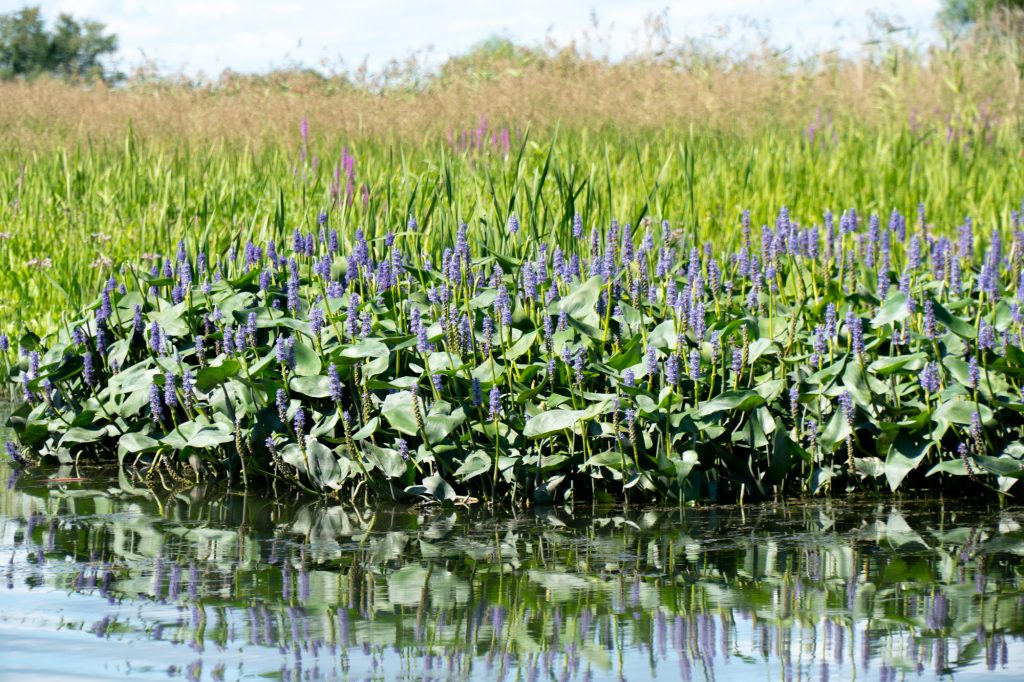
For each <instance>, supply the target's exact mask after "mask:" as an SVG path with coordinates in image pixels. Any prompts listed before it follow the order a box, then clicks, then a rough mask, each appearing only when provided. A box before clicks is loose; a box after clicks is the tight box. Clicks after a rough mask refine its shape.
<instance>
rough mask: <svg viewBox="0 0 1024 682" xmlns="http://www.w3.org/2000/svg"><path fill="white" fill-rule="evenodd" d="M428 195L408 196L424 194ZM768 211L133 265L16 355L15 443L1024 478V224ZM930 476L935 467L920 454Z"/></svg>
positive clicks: (715, 472)
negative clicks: (944, 225)
mask: <svg viewBox="0 0 1024 682" xmlns="http://www.w3.org/2000/svg"><path fill="white" fill-rule="evenodd" d="M410 222H412V221H410ZM1013 226H1014V233H1013V237H1012V240H1011V241H1009V242H1008V243H1006V244H1005V245H1004V243H1003V239H1002V238H1001V236H1000V234H999V233H998V232H992V233H990V234H988V235H986V239H985V240H984V241H982V240H979V239H978V238H977V236H976V235H975V234H974V230H973V226H972V223H971V221H970V220H969V219H968V220H967V221H966V222H965V223H964V224H963V225H962V226H961V227H960V228H959V230H958V232H957V235H958V236H957V239H955V240H954V239H950V238H947V237H944V236H937V234H936V233H935V232H934V230H933V228H932V227H931V226H929V224H928V223H927V221H926V219H925V216H924V213H923V209H922V210H921V211H920V212H919V214H918V216H917V217H916V218H912V219H910V220H908V219H907V218H906V217H904V216H902V215H901V214H900V213H898V212H896V211H893V212H892V214H891V215H890V216H889V218H888V221H887V222H886V223H885V224H883V222H882V220H881V218H880V217H879V216H877V215H872V216H869V217H868V218H867V220H865V219H864V218H863V217H862V216H860V215H859V214H858V213H857V212H856V211H855V210H853V209H850V210H848V211H846V212H844V213H843V214H842V215H841V216H839V217H838V219H837V218H836V217H835V216H833V215H832V214H830V213H829V214H826V215H825V216H824V220H823V223H822V225H821V226H817V225H815V226H803V225H800V224H797V223H796V222H795V221H794V220H792V219H791V218H790V215H789V212H788V210H787V209H786V208H783V209H782V210H780V211H779V213H778V216H777V218H776V220H775V222H774V225H773V226H764V227H762V228H761V229H760V231H759V234H756V235H755V233H754V230H753V229H752V225H751V219H750V216H749V215H748V214H744V215H743V217H742V219H741V221H740V226H739V228H738V232H739V234H740V235H741V237H740V238H739V239H738V240H737V242H736V243H735V244H734V245H732V247H731V248H729V249H723V248H722V247H721V245H714V244H711V243H703V244H700V243H697V242H696V240H695V239H694V237H693V235H692V234H691V233H688V232H687V231H685V230H682V231H673V230H672V229H671V225H670V224H669V223H668V222H665V223H662V224H660V225H659V224H655V223H654V222H653V221H651V220H650V219H646V218H645V219H643V220H641V221H640V223H639V224H638V225H636V227H635V229H634V226H632V225H630V224H621V225H620V224H619V223H617V222H615V221H612V222H610V223H609V224H608V225H607V227H606V228H605V229H603V230H601V229H598V228H594V229H592V230H591V231H590V233H589V236H588V235H586V234H585V233H584V231H583V230H582V220H581V219H578V218H577V219H574V220H573V221H572V226H571V227H570V226H567V227H566V229H573V230H574V231H576V232H577V233H579V235H580V236H579V238H577V239H575V240H573V241H571V243H570V244H567V245H566V247H565V248H563V247H562V246H560V245H559V242H557V241H555V240H552V241H550V242H549V241H545V240H542V239H538V238H537V237H535V236H533V235H535V234H536V233H537V232H538V231H539V230H538V228H537V226H529V228H528V227H527V226H526V225H524V224H523V223H522V222H521V221H520V218H519V217H518V216H517V215H516V214H515V213H513V214H511V215H510V216H509V218H508V220H507V221H506V231H505V234H504V235H503V236H502V238H501V241H500V243H499V244H496V245H494V248H491V245H488V244H479V243H473V244H471V240H470V238H469V228H468V226H467V225H465V224H463V225H462V226H461V227H460V228H459V230H458V231H457V233H456V235H455V239H454V240H453V242H452V243H451V244H450V245H448V246H447V247H446V248H445V249H444V251H443V255H442V257H441V259H440V260H439V261H436V260H435V261H432V260H431V258H430V257H429V256H423V255H422V254H420V253H418V252H417V250H416V245H417V243H418V237H419V235H418V234H417V233H416V232H415V231H412V230H409V231H405V232H402V233H399V234H394V233H387V234H385V235H384V236H383V237H382V238H380V239H377V240H367V239H366V238H365V236H364V234H363V233H362V232H361V231H357V232H356V234H355V238H354V239H353V240H352V241H351V242H350V243H349V242H347V241H346V240H345V239H344V236H343V235H339V234H338V233H337V232H336V231H335V230H333V229H332V228H331V226H330V225H329V224H328V221H327V218H326V216H324V218H323V219H322V220H321V224H320V225H319V226H318V228H317V229H316V230H315V231H314V232H310V233H306V232H303V231H301V230H298V229H296V230H295V231H294V234H293V235H292V237H291V239H290V240H288V243H275V242H273V241H271V242H269V243H266V244H256V243H254V242H252V241H247V242H245V243H244V244H240V245H239V247H240V248H236V247H235V246H232V247H231V249H230V250H229V251H228V252H227V253H225V254H207V253H205V252H203V251H201V250H197V248H196V246H195V245H190V244H187V243H185V242H181V243H179V244H178V247H177V250H176V252H175V253H174V254H172V255H171V256H168V257H159V258H157V259H155V261H154V262H153V264H152V266H151V267H150V268H149V269H148V270H147V269H146V268H145V267H137V266H134V265H126V266H125V267H124V268H122V270H121V273H120V276H119V277H111V278H110V279H109V280H108V281H107V282H106V283H105V284H104V285H103V287H102V290H101V292H100V295H99V297H98V298H97V299H96V300H95V301H94V302H93V303H92V304H91V305H90V306H89V308H88V309H87V310H86V311H85V312H84V314H83V315H82V316H81V317H79V318H78V319H75V320H74V321H73V322H70V323H68V324H66V325H65V326H64V327H63V328H61V329H59V330H57V331H55V332H53V333H51V334H49V335H48V336H46V337H43V338H40V337H38V336H35V335H33V334H31V333H28V334H25V335H23V336H22V337H21V338H20V339H19V341H18V344H17V346H18V348H17V349H14V348H11V349H10V350H8V351H6V352H5V353H4V361H3V362H4V363H5V366H7V367H9V370H8V371H9V376H10V380H11V382H12V383H13V384H14V385H16V386H17V387H18V390H19V392H20V395H21V396H22V399H23V400H22V403H21V404H20V406H19V407H18V408H17V409H16V410H15V411H14V412H13V414H12V416H11V418H10V419H9V424H10V426H11V427H12V428H13V429H14V431H15V432H16V433H17V436H18V439H19V442H20V448H19V454H20V455H21V456H23V457H32V458H36V457H41V458H53V459H56V460H59V461H61V462H70V461H72V460H74V459H77V458H79V457H81V456H89V457H98V458H101V459H103V458H107V459H114V458H115V457H116V458H118V459H119V461H120V462H121V463H122V464H123V465H125V466H141V467H143V468H145V470H146V471H148V474H147V475H150V476H151V475H153V473H154V472H166V473H167V474H168V475H169V476H170V477H171V478H173V479H175V480H178V481H182V482H186V481H189V480H196V481H197V480H200V479H201V478H203V477H204V476H211V475H212V476H221V475H226V476H229V477H230V478H231V479H232V480H235V481H239V480H240V481H241V482H242V483H244V484H245V485H248V484H249V482H250V481H251V480H252V479H254V478H270V479H272V480H273V481H275V482H281V483H290V484H294V485H296V486H298V487H301V488H304V489H307V490H311V491H314V492H318V493H322V494H337V495H346V496H347V495H355V494H358V493H359V492H360V491H362V490H373V491H374V492H376V493H377V494H379V495H383V496H387V497H391V498H396V499H398V498H408V497H427V498H433V499H436V500H438V501H442V502H447V503H464V502H470V501H473V500H475V499H483V498H487V499H491V500H497V499H509V500H512V501H516V502H523V501H529V500H532V501H535V502H540V503H544V502H550V501H554V500H560V499H580V498H594V497H602V496H605V495H612V496H617V497H625V498H627V499H629V500H637V501H639V500H644V499H654V500H660V501H680V502H681V501H684V500H694V499H725V498H735V497H742V496H744V495H753V496H758V497H764V496H769V495H773V494H776V493H791V494H792V493H816V492H822V491H833V490H844V489H847V488H851V487H857V488H860V487H867V488H875V487H887V488H889V489H891V490H896V489H897V488H899V487H900V486H901V485H902V486H908V485H909V486H911V487H914V486H919V485H922V484H925V485H927V487H928V488H929V490H939V489H950V490H970V489H974V488H987V489H989V490H993V491H1000V492H1005V491H1007V490H1009V489H1010V487H1011V486H1012V485H1013V484H1014V483H1015V482H1016V480H1017V479H1018V478H1019V477H1021V476H1024V439H1022V427H1024V415H1022V413H1024V403H1022V400H1021V380H1022V376H1024V355H1022V351H1021V332H1022V309H1021V303H1022V297H1024V277H1022V274H1021V272H1022V259H1024V231H1022V230H1021V224H1020V218H1019V216H1018V214H1017V213H1016V212H1015V213H1014V214H1013ZM929 477H930V478H929Z"/></svg>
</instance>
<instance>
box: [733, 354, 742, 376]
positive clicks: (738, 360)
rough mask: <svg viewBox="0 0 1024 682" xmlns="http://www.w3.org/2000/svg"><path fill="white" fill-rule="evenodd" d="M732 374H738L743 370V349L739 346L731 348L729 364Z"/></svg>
mask: <svg viewBox="0 0 1024 682" xmlns="http://www.w3.org/2000/svg"><path fill="white" fill-rule="evenodd" d="M730 369H732V373H733V374H739V373H740V372H742V371H743V350H742V349H741V348H733V349H732V364H731V366H730Z"/></svg>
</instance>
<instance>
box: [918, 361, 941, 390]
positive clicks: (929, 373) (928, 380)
mask: <svg viewBox="0 0 1024 682" xmlns="http://www.w3.org/2000/svg"><path fill="white" fill-rule="evenodd" d="M920 382H921V388H923V389H924V390H925V391H927V392H928V393H938V392H939V389H940V388H941V385H940V379H939V366H938V364H936V363H934V362H929V363H928V364H927V365H925V367H924V370H923V371H922V372H921V378H920Z"/></svg>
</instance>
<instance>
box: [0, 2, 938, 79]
mask: <svg viewBox="0 0 1024 682" xmlns="http://www.w3.org/2000/svg"><path fill="white" fill-rule="evenodd" d="M26 2H31V4H39V5H41V6H42V8H43V12H44V14H45V15H46V16H47V18H52V17H54V16H56V14H57V13H58V12H61V11H66V12H70V13H71V14H73V15H75V16H78V17H88V18H93V19H98V20H100V21H103V22H104V23H106V24H107V26H108V27H109V29H110V30H112V31H114V32H116V33H117V34H118V35H119V36H120V38H121V50H120V52H119V54H118V55H117V59H118V62H119V64H120V66H121V67H122V68H126V67H129V66H131V65H134V64H138V63H140V62H142V61H143V60H144V59H150V60H155V62H156V63H157V65H158V66H159V67H160V68H161V69H162V70H164V71H183V72H185V73H189V74H195V73H197V72H199V71H202V72H204V73H206V74H207V75H216V74H218V73H220V72H221V71H222V70H223V69H225V68H232V69H234V70H236V71H243V72H253V71H265V70H267V69H268V68H270V67H273V66H282V65H285V64H288V63H296V62H297V63H301V64H303V65H305V66H311V67H317V68H324V69H329V68H330V67H331V66H335V67H337V65H339V64H341V63H343V64H344V65H345V67H347V68H350V69H351V68H355V67H357V66H359V65H360V64H361V63H362V62H363V61H364V60H365V61H366V62H367V64H368V66H369V67H370V68H371V69H378V68H380V67H381V66H382V65H384V64H385V63H386V62H387V61H388V60H389V59H394V58H398V59H401V58H403V57H406V56H408V55H409V54H410V53H413V52H415V51H421V54H423V55H424V56H425V57H426V60H427V61H428V62H431V63H437V62H440V61H441V60H443V59H444V58H446V57H447V56H449V55H452V54H458V53H460V52H464V51H465V50H466V49H467V48H468V47H470V46H471V45H473V44H474V43H476V42H478V41H480V40H482V39H484V38H486V37H488V36H490V35H493V34H503V35H508V36H509V37H511V38H513V39H515V40H517V41H522V42H525V43H528V44H530V43H538V42H541V41H543V40H545V39H546V38H550V39H553V40H555V41H556V42H562V43H564V42H567V41H570V40H574V39H575V40H577V41H579V40H581V39H582V38H583V37H584V33H585V32H587V31H589V33H590V34H591V35H600V36H603V37H604V38H605V39H610V40H608V42H610V43H611V44H613V45H615V46H616V48H615V49H616V50H619V51H625V50H626V48H627V47H631V46H636V45H638V44H639V42H640V40H641V37H642V28H643V25H644V19H645V17H646V16H648V15H651V14H657V13H661V12H662V11H667V15H666V16H667V18H668V24H669V27H670V30H671V35H672V37H673V39H675V40H679V39H681V38H683V37H698V38H713V37H714V36H717V35H719V30H720V28H721V27H722V26H723V25H729V26H731V27H733V32H732V33H731V34H730V37H729V38H727V39H726V41H727V42H728V43H729V44H735V42H736V41H737V40H739V39H741V36H742V35H743V31H744V29H743V28H742V27H743V26H744V25H745V24H744V22H745V21H746V22H750V21H752V22H754V23H755V24H756V25H757V26H759V27H761V29H762V30H766V31H767V32H768V34H769V35H770V36H771V39H772V42H773V43H775V44H777V45H779V46H788V47H792V48H793V49H795V50H796V51H798V52H806V51H810V50H815V49H823V48H825V49H828V48H838V49H840V50H842V51H844V52H847V53H849V52H852V51H855V50H857V49H858V47H859V46H860V45H861V44H862V43H863V41H864V39H865V38H866V37H867V36H868V35H869V26H870V24H871V21H870V19H869V13H871V12H875V13H877V14H881V15H884V16H887V17H890V18H898V19H900V20H901V25H903V26H906V27H908V28H909V29H910V32H911V33H912V34H913V35H914V36H916V37H917V39H918V40H919V41H928V40H933V39H934V38H935V30H934V17H935V13H936V11H937V9H938V7H939V5H940V0H899V1H896V0H860V1H858V0H676V1H674V2H671V1H666V0H654V1H652V0H578V1H577V0H561V1H559V0H518V1H507V0H506V1H505V2H484V1H482V0H449V2H446V3H444V2H440V3H439V2H437V1H436V0H434V1H433V2H430V1H412V0H362V1H361V2H353V1H352V0H312V1H308V2H288V1H287V0H162V1H161V0H0V11H3V12H8V11H13V10H15V9H17V8H19V7H20V6H22V5H23V4H26ZM594 16H596V17H597V26H598V28H597V29H596V31H595V29H594V27H593V20H592V18H593V17H594ZM747 30H748V31H749V29H747ZM424 50H429V51H428V52H422V51H424Z"/></svg>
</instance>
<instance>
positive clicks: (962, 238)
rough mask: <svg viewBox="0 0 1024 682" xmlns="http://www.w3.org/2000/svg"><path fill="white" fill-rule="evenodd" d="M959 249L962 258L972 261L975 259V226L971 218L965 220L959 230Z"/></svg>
mask: <svg viewBox="0 0 1024 682" xmlns="http://www.w3.org/2000/svg"><path fill="white" fill-rule="evenodd" d="M957 233H958V239H957V248H958V250H959V252H960V258H961V259H963V260H968V261H969V260H971V259H972V258H974V224H973V221H972V220H971V217H970V216H967V217H966V218H964V224H963V225H961V226H960V228H959V229H958V230H957Z"/></svg>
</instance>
